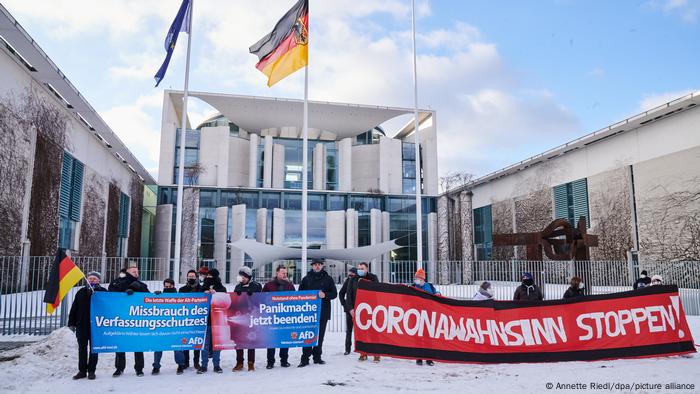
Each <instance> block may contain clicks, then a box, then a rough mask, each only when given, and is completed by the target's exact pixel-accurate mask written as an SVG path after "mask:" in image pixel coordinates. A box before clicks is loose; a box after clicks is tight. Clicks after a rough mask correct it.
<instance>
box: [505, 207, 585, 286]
mask: <svg viewBox="0 0 700 394" xmlns="http://www.w3.org/2000/svg"><path fill="white" fill-rule="evenodd" d="M493 246H524V247H525V259H526V260H528V264H527V269H528V270H529V271H530V272H532V274H533V275H534V276H535V279H536V281H537V282H538V283H539V284H540V286H541V287H542V291H543V292H544V282H545V281H544V278H543V270H542V269H541V268H542V267H543V266H542V265H541V264H537V262H541V261H542V260H543V257H544V256H547V258H549V259H550V260H557V261H573V262H574V263H573V267H574V275H576V276H579V277H580V278H581V279H582V280H583V282H584V283H585V284H590V283H592V272H591V267H590V262H589V260H590V258H591V255H590V250H589V249H590V248H591V247H596V246H598V236H597V235H593V234H588V233H587V230H586V218H585V217H583V216H581V217H580V218H579V219H578V223H577V225H576V227H573V226H571V223H569V221H568V220H567V219H555V220H554V221H552V223H550V224H549V225H547V227H545V228H544V229H543V230H542V231H538V232H534V233H515V234H493ZM538 268H539V269H538Z"/></svg>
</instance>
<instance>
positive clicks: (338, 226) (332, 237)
mask: <svg viewBox="0 0 700 394" xmlns="http://www.w3.org/2000/svg"><path fill="white" fill-rule="evenodd" d="M326 248H327V249H343V248H345V211H328V212H326Z"/></svg>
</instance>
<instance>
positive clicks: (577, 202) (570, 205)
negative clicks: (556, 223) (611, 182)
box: [554, 178, 591, 227]
mask: <svg viewBox="0 0 700 394" xmlns="http://www.w3.org/2000/svg"><path fill="white" fill-rule="evenodd" d="M554 216H555V217H556V218H557V219H560V218H563V219H567V220H569V223H571V225H572V226H576V224H577V223H578V218H579V217H581V216H583V217H585V218H586V227H589V226H590V225H591V221H590V216H589V212H588V182H587V180H586V178H583V179H579V180H576V181H573V182H569V183H565V184H563V185H559V186H555V187H554Z"/></svg>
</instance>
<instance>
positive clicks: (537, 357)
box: [355, 280, 695, 363]
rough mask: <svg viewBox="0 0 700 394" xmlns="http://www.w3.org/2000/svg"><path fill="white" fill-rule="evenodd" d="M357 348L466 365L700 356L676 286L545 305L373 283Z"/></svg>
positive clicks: (364, 297)
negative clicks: (459, 296) (454, 296)
mask: <svg viewBox="0 0 700 394" xmlns="http://www.w3.org/2000/svg"><path fill="white" fill-rule="evenodd" d="M355 347H356V350H357V351H360V352H364V353H368V354H371V355H385V356H392V357H401V358H412V359H427V360H440V361H446V362H464V363H470V362H474V363H519V362H551V361H573V360H579V361H581V360H600V359H611V358H619V357H649V356H659V355H675V354H684V353H693V352H695V347H694V346H693V338H692V335H691V332H690V329H689V328H688V322H687V320H686V317H685V313H684V312H683V306H682V305H681V302H680V299H679V296H678V287H676V286H651V287H646V288H643V289H639V290H636V291H628V292H623V293H615V294H603V295H594V296H586V297H579V298H576V299H568V300H550V301H542V302H527V301H521V302H515V301H461V300H455V299H451V298H444V297H440V296H435V295H431V294H427V293H425V292H423V291H420V290H418V289H415V288H413V287H408V286H403V285H389V284H384V283H375V282H369V281H366V280H363V281H360V285H359V289H358V291H357V297H356V302H355Z"/></svg>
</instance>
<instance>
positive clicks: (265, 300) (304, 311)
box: [211, 291, 321, 350]
mask: <svg viewBox="0 0 700 394" xmlns="http://www.w3.org/2000/svg"><path fill="white" fill-rule="evenodd" d="M211 310H212V312H211V321H212V340H213V345H214V349H216V350H226V349H260V348H263V349H264V348H290V347H304V346H314V345H316V343H317V341H318V329H319V322H320V320H321V298H319V296H318V291H282V292H274V293H252V294H250V295H248V294H247V293H241V294H240V295H237V294H236V293H215V294H214V295H213V296H212V298H211Z"/></svg>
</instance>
